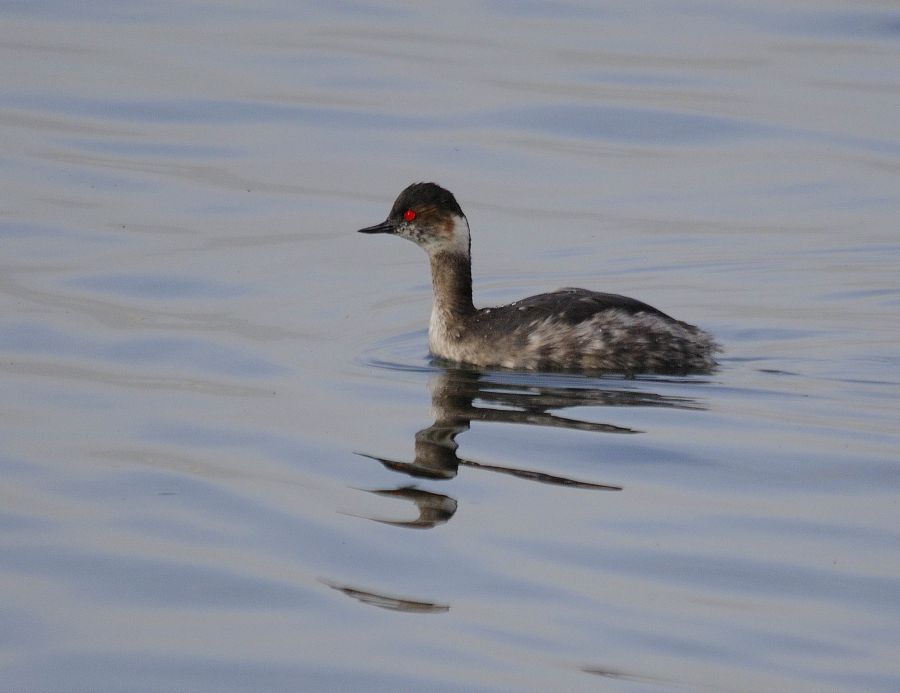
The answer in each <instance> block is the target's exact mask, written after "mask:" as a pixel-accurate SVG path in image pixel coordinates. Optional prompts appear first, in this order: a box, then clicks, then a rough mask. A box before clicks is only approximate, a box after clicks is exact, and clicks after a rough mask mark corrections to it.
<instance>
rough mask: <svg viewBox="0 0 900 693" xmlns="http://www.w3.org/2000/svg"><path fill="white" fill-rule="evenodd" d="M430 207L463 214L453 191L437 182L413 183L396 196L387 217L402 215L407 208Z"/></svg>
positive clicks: (458, 214)
mask: <svg viewBox="0 0 900 693" xmlns="http://www.w3.org/2000/svg"><path fill="white" fill-rule="evenodd" d="M428 207H430V208H432V209H435V210H441V211H447V212H451V213H453V214H455V215H457V216H460V217H462V216H465V215H464V214H463V211H462V208H461V207H460V206H459V203H458V202H457V201H456V198H455V197H453V193H452V192H450V191H449V190H447V189H446V188H442V187H441V186H440V185H438V184H437V183H413V184H412V185H410V186H408V187H407V188H406V189H405V190H404V191H403V192H402V193H400V194H399V195H398V196H397V199H396V200H395V201H394V206H393V207H391V213H390V214H389V215H388V218H392V217H395V216H402V215H403V213H404V212H405V211H406V210H407V209H416V210H418V209H422V208H428Z"/></svg>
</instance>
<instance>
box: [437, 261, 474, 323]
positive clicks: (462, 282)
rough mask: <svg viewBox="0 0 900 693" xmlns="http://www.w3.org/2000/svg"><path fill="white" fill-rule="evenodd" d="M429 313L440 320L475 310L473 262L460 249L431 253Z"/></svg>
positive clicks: (453, 317)
mask: <svg viewBox="0 0 900 693" xmlns="http://www.w3.org/2000/svg"><path fill="white" fill-rule="evenodd" d="M431 286H432V289H433V290H434V306H433V308H432V313H433V315H434V316H435V317H438V318H440V319H441V321H442V322H445V323H446V322H451V321H453V320H454V319H458V318H464V317H466V316H468V315H471V314H472V313H474V312H475V306H474V305H473V304H472V262H471V260H470V258H469V255H468V254H466V253H461V252H446V251H442V252H438V253H435V254H434V255H431Z"/></svg>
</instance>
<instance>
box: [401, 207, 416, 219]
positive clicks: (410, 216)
mask: <svg viewBox="0 0 900 693" xmlns="http://www.w3.org/2000/svg"><path fill="white" fill-rule="evenodd" d="M403 218H404V219H405V220H406V221H412V220H413V219H415V218H416V213H415V212H414V211H413V210H411V209H407V210H406V211H405V212H403Z"/></svg>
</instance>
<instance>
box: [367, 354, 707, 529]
mask: <svg viewBox="0 0 900 693" xmlns="http://www.w3.org/2000/svg"><path fill="white" fill-rule="evenodd" d="M573 382H574V383H575V384H574V385H573ZM586 383H587V384H588V386H585V384H586ZM591 383H593V384H594V386H590V384H591ZM597 385H598V381H597V380H578V379H576V380H574V381H573V380H572V379H566V378H564V377H557V378H554V377H552V376H548V377H540V376H533V375H532V376H528V375H521V374H483V373H481V372H478V371H472V370H459V369H448V370H445V371H443V372H441V373H440V374H438V375H436V376H435V377H433V378H432V380H431V381H430V382H429V388H430V390H431V407H432V415H433V416H434V423H433V424H432V425H431V426H429V427H428V428H424V429H422V430H421V431H419V432H418V433H416V438H415V458H414V459H413V461H411V462H402V461H398V460H390V459H386V458H384V457H379V456H377V455H369V454H366V453H359V454H360V455H362V456H363V457H368V458H369V459H373V460H376V461H378V462H380V463H381V464H383V465H384V466H385V467H387V468H388V469H390V470H392V471H395V472H398V473H401V474H405V475H407V476H411V477H414V478H420V479H452V478H453V477H455V476H456V474H457V472H458V470H459V468H460V466H463V467H471V468H474V469H480V470H483V471H490V472H499V473H501V474H509V475H511V476H515V477H518V478H520V479H527V480H530V481H539V482H541V483H545V484H554V485H558V486H568V487H572V488H580V489H595V490H601V491H621V490H622V487H621V486H613V485H609V484H601V483H595V482H591V481H581V480H577V479H571V478H569V477H564V476H557V475H554V474H549V473H546V472H542V471H534V470H529V469H520V468H516V467H501V466H497V465H491V464H485V463H483V462H477V461H475V460H467V459H463V458H460V457H459V456H458V455H457V454H456V451H457V448H458V447H459V445H458V443H457V442H456V437H457V436H458V435H459V434H460V433H464V432H465V431H467V430H469V426H470V425H471V422H472V421H485V422H490V423H506V424H527V425H530V426H551V427H556V428H568V429H573V430H578V431H593V432H597V433H613V434H621V435H631V434H635V433H640V431H637V430H635V429H632V428H625V427H622V426H615V425H613V424H608V423H597V422H593V421H584V420H580V419H572V418H566V417H563V416H559V415H557V414H555V413H553V410H561V409H567V408H570V407H580V406H618V407H629V406H642V407H676V408H683V409H699V408H701V407H700V405H699V404H698V403H697V402H695V401H693V400H691V399H686V398H681V397H671V396H664V395H659V394H655V393H652V392H647V391H644V390H641V389H637V388H627V389H626V388H623V387H621V386H620V387H619V388H613V387H599V386H597ZM371 493H375V494H378V495H380V496H389V497H394V498H404V499H407V500H409V501H411V502H412V503H414V504H415V505H416V506H417V508H418V511H419V516H418V517H417V518H415V519H413V520H405V521H395V520H388V519H383V518H374V517H373V518H370V519H373V520H376V521H378V522H384V523H387V524H392V525H396V526H398V527H408V528H415V529H428V528H431V527H434V526H436V525H438V524H442V523H444V522H447V521H448V520H449V519H450V518H451V517H452V516H453V514H454V513H455V512H456V501H455V500H454V499H453V498H450V497H449V496H446V495H444V494H440V493H433V492H431V491H424V490H421V489H418V488H415V487H414V486H402V487H400V488H396V489H378V490H373V491H371Z"/></svg>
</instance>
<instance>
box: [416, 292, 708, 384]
mask: <svg viewBox="0 0 900 693" xmlns="http://www.w3.org/2000/svg"><path fill="white" fill-rule="evenodd" d="M439 305H440V302H439V301H436V305H435V311H434V312H433V313H432V320H431V324H430V328H429V333H428V338H429V347H430V348H431V352H432V353H433V354H434V355H435V356H439V357H441V358H445V359H447V360H449V361H456V362H460V363H468V364H472V365H476V366H500V367H504V368H522V369H529V370H542V371H547V370H578V371H607V372H616V373H627V374H635V373H698V372H708V371H710V370H712V369H713V368H714V367H715V365H716V362H715V358H714V354H715V352H716V351H717V350H718V347H717V345H716V343H715V341H714V340H713V338H712V337H711V336H710V335H709V334H707V333H706V332H704V331H703V330H701V329H699V328H697V327H694V326H693V325H689V324H687V323H684V322H681V321H679V320H675V319H674V318H671V317H669V316H668V315H666V314H665V313H662V312H661V311H659V310H657V309H655V308H653V307H651V306H648V305H646V304H643V303H641V302H640V301H636V300H634V299H630V298H627V297H625V296H617V295H615V294H603V293H597V292H593V291H587V290H586V289H561V290H559V291H555V292H553V293H548V294H541V295H539V296H532V297H531V298H527V299H524V300H522V301H517V302H516V303H512V304H510V305H506V306H500V307H497V308H482V309H481V310H478V311H476V312H475V313H474V314H471V315H467V316H461V315H452V314H450V313H448V312H446V311H440V310H439Z"/></svg>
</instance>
